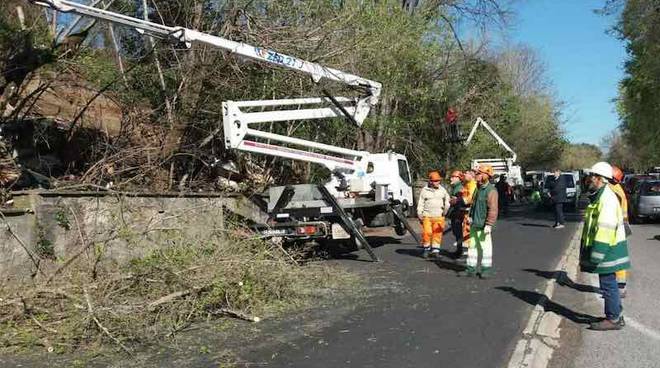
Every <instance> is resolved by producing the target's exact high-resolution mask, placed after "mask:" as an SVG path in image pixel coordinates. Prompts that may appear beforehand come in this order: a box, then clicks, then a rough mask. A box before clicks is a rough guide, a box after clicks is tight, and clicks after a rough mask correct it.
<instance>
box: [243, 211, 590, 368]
mask: <svg viewBox="0 0 660 368" xmlns="http://www.w3.org/2000/svg"><path fill="white" fill-rule="evenodd" d="M550 217H551V214H550V213H538V212H534V211H529V210H524V209H522V208H517V209H516V208H512V213H511V214H510V215H509V216H508V217H504V218H501V219H500V220H499V221H498V223H497V227H496V229H495V231H494V265H495V269H496V275H495V277H494V278H493V279H489V280H479V279H473V278H459V277H457V275H456V272H457V271H458V270H461V269H462V267H461V266H460V264H458V265H457V264H456V263H455V262H454V261H453V260H451V259H450V258H448V257H443V258H442V259H440V260H438V261H427V260H424V259H422V258H419V256H418V250H417V249H416V248H415V245H414V244H413V241H412V238H411V237H409V236H408V237H404V238H403V239H398V240H397V239H392V238H380V239H375V238H373V237H372V240H374V239H375V240H376V241H380V243H381V246H379V247H377V248H376V249H375V251H376V253H377V255H378V256H379V257H380V258H381V259H382V262H381V263H377V264H376V263H366V262H362V261H363V260H367V256H366V254H362V253H359V256H360V257H359V259H347V260H343V261H341V263H342V264H345V265H346V266H347V267H349V268H354V269H355V270H356V272H359V273H360V275H361V277H362V279H363V281H364V282H365V283H370V284H373V285H374V286H377V285H390V286H391V285H395V286H393V287H390V288H388V289H387V291H385V292H383V293H378V294H376V295H375V296H373V297H369V298H367V300H366V302H365V303H361V305H359V306H357V307H355V308H343V309H341V310H338V312H337V313H338V314H340V315H333V316H332V318H331V319H330V320H331V321H330V322H329V323H328V324H327V325H326V326H325V327H324V328H322V329H320V330H316V331H314V332H313V333H305V332H304V329H303V328H300V327H298V326H290V328H291V333H293V334H294V335H295V334H297V335H298V336H297V337H295V338H293V339H290V340H287V341H286V342H282V343H277V342H274V343H272V344H267V345H259V346H255V347H254V348H249V347H248V348H246V349H245V351H243V352H242V353H241V354H240V355H241V356H242V357H243V358H244V359H246V360H249V361H252V362H259V363H257V364H259V365H267V366H269V367H381V368H382V367H416V368H421V367H456V368H459V367H470V368H478V367H488V368H492V367H501V366H504V365H505V364H506V363H507V362H508V359H509V358H510V354H511V352H512V351H513V348H514V345H515V343H516V341H517V339H518V338H520V334H521V331H522V329H523V328H524V324H525V322H526V320H527V318H528V316H529V313H530V311H531V308H532V306H533V305H535V304H536V302H537V301H538V299H539V298H540V296H541V295H540V294H539V289H542V287H543V283H544V282H545V281H546V279H545V278H544V277H540V276H539V271H541V272H545V271H554V270H553V269H552V267H554V266H555V265H556V264H557V262H558V261H559V259H560V256H561V254H562V252H563V250H564V249H565V248H566V246H567V245H568V243H569V241H570V238H571V237H572V236H573V234H574V231H575V228H576V222H575V221H576V220H577V216H575V215H573V216H571V215H570V214H569V215H568V220H569V222H568V224H567V226H566V228H565V229H563V230H555V229H552V228H551V227H550V225H551V224H552V221H551V220H550ZM452 242H453V239H451V235H450V234H446V235H445V239H444V245H443V247H444V249H447V250H451V243H452Z"/></svg>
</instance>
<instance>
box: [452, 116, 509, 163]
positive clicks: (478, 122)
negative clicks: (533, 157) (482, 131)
mask: <svg viewBox="0 0 660 368" xmlns="http://www.w3.org/2000/svg"><path fill="white" fill-rule="evenodd" d="M479 125H483V126H484V128H486V130H487V131H488V133H490V135H492V136H493V138H495V140H496V141H497V143H499V145H500V146H502V147H504V149H505V150H507V151H509V152H510V153H511V155H512V157H511V162H516V159H517V158H518V155H517V154H516V153H515V152H514V151H513V149H511V147H509V145H508V144H506V142H505V141H504V140H503V139H502V138H501V137H500V136H499V135H498V134H497V133H495V130H493V128H491V127H490V125H488V123H486V122H485V121H484V119H482V118H481V117H478V118H477V121H476V122H475V123H474V125H473V126H472V130H471V131H470V135H469V136H468V138H467V140H466V141H465V145H466V146H467V145H468V144H470V142H471V141H472V138H474V133H476V131H477V128H478V127H479Z"/></svg>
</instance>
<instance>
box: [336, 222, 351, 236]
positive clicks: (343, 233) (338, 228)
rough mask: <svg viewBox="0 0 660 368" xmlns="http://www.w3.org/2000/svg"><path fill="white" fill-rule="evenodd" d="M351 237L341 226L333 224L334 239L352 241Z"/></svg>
mask: <svg viewBox="0 0 660 368" xmlns="http://www.w3.org/2000/svg"><path fill="white" fill-rule="evenodd" d="M350 238H351V235H350V234H349V233H347V232H346V230H344V228H343V227H342V226H341V225H339V224H332V239H350Z"/></svg>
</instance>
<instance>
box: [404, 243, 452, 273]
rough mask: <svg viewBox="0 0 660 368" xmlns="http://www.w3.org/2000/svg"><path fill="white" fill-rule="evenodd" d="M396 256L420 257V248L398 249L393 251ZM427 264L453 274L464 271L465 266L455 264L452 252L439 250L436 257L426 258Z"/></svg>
mask: <svg viewBox="0 0 660 368" xmlns="http://www.w3.org/2000/svg"><path fill="white" fill-rule="evenodd" d="M395 252H396V253H397V254H402V255H406V256H411V257H418V258H423V257H422V253H423V251H422V249H421V248H399V249H397V250H395ZM427 260H428V261H429V262H433V263H435V265H436V266H438V267H439V268H442V269H444V270H450V271H454V272H461V271H465V266H464V265H462V264H460V263H457V262H456V256H455V255H454V253H452V252H448V251H446V250H444V249H440V254H439V255H438V256H434V257H429V258H427Z"/></svg>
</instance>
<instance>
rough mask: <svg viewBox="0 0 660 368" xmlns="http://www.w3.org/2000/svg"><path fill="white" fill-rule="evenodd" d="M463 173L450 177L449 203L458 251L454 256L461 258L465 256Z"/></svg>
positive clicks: (456, 172)
mask: <svg viewBox="0 0 660 368" xmlns="http://www.w3.org/2000/svg"><path fill="white" fill-rule="evenodd" d="M463 178H464V176H463V173H462V172H460V171H454V172H452V173H451V176H450V177H449V185H450V188H449V196H450V199H449V203H450V204H451V208H450V211H449V212H450V215H449V219H450V220H451V232H452V234H454V238H456V243H455V245H456V250H455V251H454V256H455V257H456V258H460V257H461V256H462V255H463V222H464V221H465V204H464V203H463V201H462V200H461V199H460V198H461V197H462V195H463V182H462V181H463Z"/></svg>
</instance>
